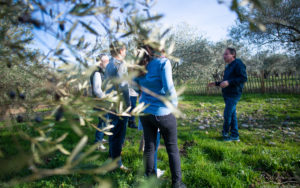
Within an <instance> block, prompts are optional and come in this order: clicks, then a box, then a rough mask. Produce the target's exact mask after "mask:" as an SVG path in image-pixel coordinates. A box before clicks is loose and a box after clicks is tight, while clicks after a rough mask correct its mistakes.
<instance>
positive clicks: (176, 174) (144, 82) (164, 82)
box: [135, 45, 186, 188]
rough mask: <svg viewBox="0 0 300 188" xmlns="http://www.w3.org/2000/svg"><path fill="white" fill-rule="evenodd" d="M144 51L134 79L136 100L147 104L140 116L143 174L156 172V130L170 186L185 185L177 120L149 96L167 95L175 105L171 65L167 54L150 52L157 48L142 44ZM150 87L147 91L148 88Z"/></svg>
mask: <svg viewBox="0 0 300 188" xmlns="http://www.w3.org/2000/svg"><path fill="white" fill-rule="evenodd" d="M140 49H141V51H144V55H143V57H142V59H141V61H140V63H139V65H141V66H144V67H145V69H146V70H147V73H145V72H142V71H141V72H140V74H139V76H138V77H137V78H136V79H135V81H136V83H137V84H138V86H139V87H140V88H141V90H142V94H141V97H140V101H139V102H140V103H142V102H144V103H145V105H148V107H147V108H146V109H145V110H144V111H143V112H144V113H145V114H146V115H145V116H141V117H140V118H141V122H142V124H143V128H144V139H145V150H144V164H145V174H146V176H151V175H154V176H156V173H155V170H154V153H155V149H156V148H155V147H156V138H157V130H158V129H160V133H161V135H162V136H163V139H164V141H165V145H166V149H167V153H168V156H169V165H170V170H171V174H172V187H176V188H177V187H178V188H184V187H186V186H185V185H184V183H183V182H182V180H181V179H182V177H181V167H180V156H179V150H178V146H177V122H176V118H175V116H174V115H173V114H172V111H171V109H169V108H168V107H167V106H166V105H165V104H164V103H163V102H162V101H161V100H160V99H158V98H157V97H155V96H153V94H154V95H159V96H163V97H167V98H168V99H169V100H170V102H171V103H172V104H173V105H174V106H175V107H177V104H178V101H177V95H176V90H175V87H174V84H173V79H172V67H171V63H170V61H169V60H168V59H167V58H164V57H162V56H159V55H154V54H155V53H157V51H154V49H153V48H152V47H151V46H148V45H145V46H142V47H141V48H140ZM149 91H150V92H149Z"/></svg>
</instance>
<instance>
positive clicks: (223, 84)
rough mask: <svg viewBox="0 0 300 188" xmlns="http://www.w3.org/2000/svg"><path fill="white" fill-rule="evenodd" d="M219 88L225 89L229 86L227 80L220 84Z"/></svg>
mask: <svg viewBox="0 0 300 188" xmlns="http://www.w3.org/2000/svg"><path fill="white" fill-rule="evenodd" d="M220 86H221V88H225V87H228V86H229V82H228V81H227V80H225V81H223V82H221V84H220Z"/></svg>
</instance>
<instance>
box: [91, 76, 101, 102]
mask: <svg viewBox="0 0 300 188" xmlns="http://www.w3.org/2000/svg"><path fill="white" fill-rule="evenodd" d="M101 85H102V80H101V76H100V73H99V72H96V73H95V74H94V77H93V91H94V94H95V95H96V96H97V97H99V98H102V97H103V91H102V89H101Z"/></svg>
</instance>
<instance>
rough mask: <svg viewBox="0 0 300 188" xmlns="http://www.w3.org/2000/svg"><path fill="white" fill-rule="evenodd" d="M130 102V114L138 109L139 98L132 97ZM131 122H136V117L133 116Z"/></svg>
mask: <svg viewBox="0 0 300 188" xmlns="http://www.w3.org/2000/svg"><path fill="white" fill-rule="evenodd" d="M130 102H131V109H130V112H131V111H132V110H133V109H134V108H135V107H136V102H137V96H136V97H135V96H130ZM129 121H133V122H134V121H135V117H134V116H131V117H129Z"/></svg>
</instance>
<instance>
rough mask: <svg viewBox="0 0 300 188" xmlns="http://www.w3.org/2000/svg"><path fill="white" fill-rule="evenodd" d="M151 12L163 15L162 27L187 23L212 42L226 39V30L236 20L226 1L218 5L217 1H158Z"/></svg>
mask: <svg viewBox="0 0 300 188" xmlns="http://www.w3.org/2000/svg"><path fill="white" fill-rule="evenodd" d="M153 10H154V11H156V12H157V13H163V14H164V17H163V18H162V20H161V22H162V23H163V24H164V25H166V26H175V25H177V24H179V23H181V22H185V23H188V24H189V25H191V26H193V27H197V28H198V29H199V31H200V32H201V34H204V36H206V37H207V38H208V39H210V40H212V41H214V42H216V41H219V40H222V39H226V38H228V36H227V33H228V28H229V27H230V26H232V25H234V23H235V20H236V18H237V16H236V14H235V13H234V12H232V11H230V9H229V5H228V1H225V3H224V4H219V3H218V1H217V0H158V1H157V3H156V5H155V6H154V7H153Z"/></svg>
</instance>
